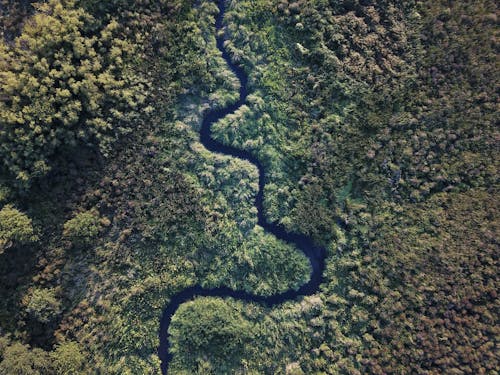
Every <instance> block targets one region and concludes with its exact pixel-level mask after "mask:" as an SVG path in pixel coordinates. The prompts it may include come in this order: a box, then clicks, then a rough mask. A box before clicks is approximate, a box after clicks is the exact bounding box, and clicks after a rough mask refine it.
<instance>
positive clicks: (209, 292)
mask: <svg viewBox="0 0 500 375" xmlns="http://www.w3.org/2000/svg"><path fill="white" fill-rule="evenodd" d="M218 6H219V10H220V12H219V14H218V16H217V18H216V23H215V26H216V29H217V31H219V30H220V29H221V28H222V21H223V18H224V12H225V5H224V0H219V1H218ZM217 48H218V49H219V50H220V51H221V52H222V56H223V58H224V60H225V61H226V63H227V64H228V66H229V67H230V68H231V70H232V71H233V73H234V74H236V76H237V77H238V79H239V81H240V97H239V100H238V101H237V102H236V103H234V104H231V105H229V106H227V107H225V108H221V109H217V110H212V111H209V112H207V113H206V114H205V116H204V117H203V122H202V126H201V131H200V140H201V143H202V144H203V145H204V146H205V147H206V148H207V149H208V150H210V151H212V152H218V153H221V154H225V155H230V156H233V157H236V158H240V159H244V160H247V161H249V162H250V163H252V164H254V165H255V166H257V168H258V170H259V191H258V194H257V196H256V199H255V206H256V207H257V212H258V214H257V216H258V225H260V226H262V227H263V228H264V230H266V231H267V232H269V233H272V234H273V235H274V236H276V237H277V238H279V239H280V240H283V241H285V242H287V243H290V244H292V245H295V246H296V247H297V248H299V249H300V250H301V251H302V252H303V253H304V254H305V255H306V256H307V257H308V258H309V261H310V263H311V266H312V271H311V276H310V280H309V281H308V282H307V283H306V284H304V285H302V286H301V287H300V288H299V289H298V290H288V291H286V292H283V293H280V294H275V295H272V296H268V297H263V296H258V295H254V294H251V293H247V292H244V291H235V290H231V289H229V288H226V287H219V288H213V289H206V288H202V287H201V286H199V285H196V286H193V287H190V288H187V289H184V290H183V291H181V292H180V293H177V294H175V295H174V296H173V297H172V298H171V300H170V303H169V304H168V305H167V306H166V307H165V310H164V311H163V315H162V317H161V322H160V332H159V336H160V347H159V348H158V355H159V357H160V360H161V371H162V373H163V374H167V372H168V364H169V362H170V360H171V358H172V356H171V354H170V353H169V347H170V343H169V336H168V328H169V326H170V322H171V319H172V315H173V314H174V313H175V311H176V310H177V309H178V308H179V305H181V304H182V303H184V302H186V301H189V300H192V299H193V298H196V297H201V296H213V297H232V298H235V299H239V300H243V301H247V302H256V303H261V304H264V305H266V306H274V305H278V304H281V303H283V302H285V301H288V300H293V299H296V298H297V297H300V296H306V295H312V294H314V293H316V292H317V291H318V289H319V285H320V284H321V282H322V280H323V270H324V268H325V256H326V251H325V249H323V248H321V247H318V246H315V245H314V244H313V242H312V240H311V239H310V238H309V237H307V236H304V235H300V234H296V233H289V232H287V231H285V229H284V228H283V227H281V226H279V225H276V224H272V223H268V222H266V219H265V217H264V212H263V207H262V201H263V191H264V184H265V172H264V168H263V167H262V165H261V163H260V162H259V161H258V160H257V158H256V157H255V156H253V155H252V154H250V153H249V152H247V151H244V150H240V149H236V148H233V147H230V146H225V145H223V144H221V143H219V142H217V141H216V140H214V139H213V138H212V137H211V125H212V124H213V123H215V122H217V121H219V120H220V119H222V118H223V117H225V116H227V115H229V114H231V113H233V112H234V111H236V110H237V109H238V108H239V107H241V106H242V105H243V104H244V103H245V101H246V98H247V95H248V87H247V82H248V77H247V75H246V74H245V72H244V71H243V69H242V68H241V67H239V66H238V65H235V64H233V63H232V62H231V59H230V57H229V54H228V53H227V51H226V50H225V48H224V37H223V36H220V37H218V38H217Z"/></svg>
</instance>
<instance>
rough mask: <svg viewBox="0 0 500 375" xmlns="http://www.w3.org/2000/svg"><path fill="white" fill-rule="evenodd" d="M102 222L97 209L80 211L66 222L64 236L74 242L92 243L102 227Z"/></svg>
mask: <svg viewBox="0 0 500 375" xmlns="http://www.w3.org/2000/svg"><path fill="white" fill-rule="evenodd" d="M101 222H102V219H101V218H100V216H99V212H97V211H95V210H90V211H85V212H80V213H78V214H76V215H75V217H73V218H72V219H70V220H68V221H67V222H65V223H64V231H63V236H64V237H65V238H68V239H69V240H71V241H72V242H73V243H74V244H88V243H91V242H92V241H93V240H94V239H95V238H96V237H97V235H98V234H99V232H100V231H101V229H102V224H101Z"/></svg>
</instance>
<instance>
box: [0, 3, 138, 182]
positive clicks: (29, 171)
mask: <svg viewBox="0 0 500 375" xmlns="http://www.w3.org/2000/svg"><path fill="white" fill-rule="evenodd" d="M36 7H37V12H36V13H35V14H34V15H33V16H32V17H30V18H29V21H28V22H26V24H25V26H24V28H23V30H22V33H21V35H19V36H18V37H17V38H16V39H15V42H14V44H13V45H10V44H7V43H4V42H2V43H0V55H1V56H2V60H0V61H1V63H0V77H1V82H2V84H1V87H0V124H1V125H2V126H1V128H0V146H1V147H0V156H1V158H2V162H3V167H5V168H6V169H7V170H8V171H9V172H10V173H11V174H12V175H13V176H15V178H16V179H17V180H19V182H20V183H23V184H27V183H29V181H30V180H31V179H32V178H33V177H38V176H43V175H45V174H47V172H48V171H49V170H50V168H51V162H50V159H51V157H52V156H53V155H54V154H55V153H61V152H63V150H62V149H63V148H69V149H70V150H71V149H74V148H75V147H76V146H77V145H79V146H81V145H87V146H95V147H96V148H97V149H98V150H99V151H100V152H102V153H103V154H106V153H107V152H109V148H110V143H111V142H112V141H114V140H115V139H116V138H117V137H118V135H120V134H124V133H126V132H127V131H128V130H130V129H129V127H130V122H131V121H132V120H133V115H134V110H135V109H138V107H139V106H140V105H141V104H142V103H143V102H144V95H143V94H141V91H143V88H142V86H141V85H140V84H139V83H138V82H137V81H138V80H137V78H134V77H133V76H132V75H126V74H125V69H126V65H125V62H124V60H126V59H128V58H129V56H130V55H131V54H133V53H134V52H136V51H134V48H133V45H132V44H131V43H129V42H128V41H127V40H125V39H123V38H120V36H119V34H118V29H119V25H118V23H117V22H116V21H110V22H109V23H108V24H107V25H105V26H104V27H102V28H101V29H93V27H92V26H93V25H92V18H91V16H90V15H89V14H88V13H86V12H84V11H83V9H79V8H74V4H73V2H72V1H66V2H65V3H64V5H63V3H61V1H60V0H51V1H49V2H48V3H43V4H42V3H40V4H38V5H37V6H36Z"/></svg>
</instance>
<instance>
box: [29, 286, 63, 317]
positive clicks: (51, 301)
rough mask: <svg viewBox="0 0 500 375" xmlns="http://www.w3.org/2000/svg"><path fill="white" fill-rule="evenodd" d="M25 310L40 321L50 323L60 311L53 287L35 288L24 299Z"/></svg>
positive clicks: (59, 304) (59, 303)
mask: <svg viewBox="0 0 500 375" xmlns="http://www.w3.org/2000/svg"><path fill="white" fill-rule="evenodd" d="M24 303H25V304H26V312H27V313H28V314H29V315H30V316H32V317H33V318H35V319H36V320H37V321H39V322H40V323H50V322H52V321H54V319H55V318H57V316H59V314H60V313H61V302H60V301H59V300H58V299H57V298H56V294H55V291H54V289H42V288H35V289H33V290H32V291H31V293H29V294H28V295H27V296H26V297H25V299H24Z"/></svg>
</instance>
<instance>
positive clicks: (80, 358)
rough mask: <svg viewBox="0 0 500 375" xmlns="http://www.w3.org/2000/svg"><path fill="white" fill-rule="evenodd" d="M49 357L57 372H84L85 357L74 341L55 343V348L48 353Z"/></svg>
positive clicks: (69, 374) (68, 374) (69, 373)
mask: <svg viewBox="0 0 500 375" xmlns="http://www.w3.org/2000/svg"><path fill="white" fill-rule="evenodd" d="M50 357H51V359H52V361H53V363H52V365H53V367H54V369H55V372H56V373H57V374H60V375H77V374H83V373H84V372H83V368H84V365H85V360H86V358H85V355H84V354H83V353H82V351H81V349H80V346H79V345H78V344H77V343H76V342H73V341H69V342H64V343H62V344H59V345H57V347H56V348H55V350H54V351H53V352H51V353H50Z"/></svg>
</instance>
